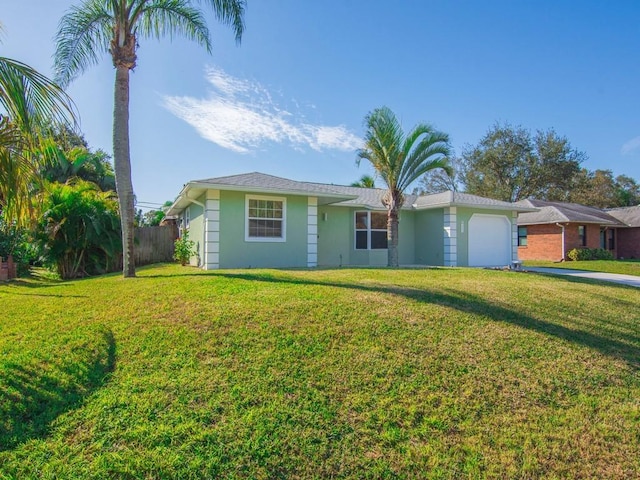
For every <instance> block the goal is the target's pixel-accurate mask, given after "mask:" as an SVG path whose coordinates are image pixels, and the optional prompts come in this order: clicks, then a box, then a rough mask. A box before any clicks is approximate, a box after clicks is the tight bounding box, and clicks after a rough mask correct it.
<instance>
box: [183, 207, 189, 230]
mask: <svg viewBox="0 0 640 480" xmlns="http://www.w3.org/2000/svg"><path fill="white" fill-rule="evenodd" d="M190 223H191V205H189V206H188V207H187V208H185V209H184V228H185V229H186V230H189V224H190Z"/></svg>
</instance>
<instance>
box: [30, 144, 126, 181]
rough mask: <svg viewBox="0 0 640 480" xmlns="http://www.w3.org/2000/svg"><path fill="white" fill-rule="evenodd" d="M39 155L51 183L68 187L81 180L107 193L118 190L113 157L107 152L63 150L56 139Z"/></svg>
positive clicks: (76, 148)
mask: <svg viewBox="0 0 640 480" xmlns="http://www.w3.org/2000/svg"><path fill="white" fill-rule="evenodd" d="M65 143H66V142H65ZM71 145H73V144H71ZM38 151H39V152H40V153H41V155H42V157H43V158H44V160H43V162H42V165H43V166H42V167H41V175H42V176H43V177H44V178H45V179H46V180H47V181H49V182H59V183H66V182H67V181H68V180H70V179H72V178H76V177H77V178H81V179H83V180H86V181H88V182H93V183H95V184H96V185H97V186H98V187H99V188H100V190H102V191H103V192H106V191H109V190H115V188H116V184H115V174H114V172H113V167H112V166H111V163H110V162H109V155H107V153H106V152H104V151H103V150H97V151H96V152H92V151H91V150H90V149H89V147H88V146H86V147H85V146H73V147H70V148H68V149H63V148H62V147H61V146H60V145H58V143H57V141H56V140H55V139H54V138H47V139H45V140H44V141H43V144H42V146H41V147H40V148H39V149H38Z"/></svg>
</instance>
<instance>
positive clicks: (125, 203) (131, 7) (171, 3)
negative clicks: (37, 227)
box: [54, 0, 246, 277]
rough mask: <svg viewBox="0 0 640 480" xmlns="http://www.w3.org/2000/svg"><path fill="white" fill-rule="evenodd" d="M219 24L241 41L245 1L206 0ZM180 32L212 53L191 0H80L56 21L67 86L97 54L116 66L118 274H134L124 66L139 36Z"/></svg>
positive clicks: (58, 64)
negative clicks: (120, 265)
mask: <svg viewBox="0 0 640 480" xmlns="http://www.w3.org/2000/svg"><path fill="white" fill-rule="evenodd" d="M207 2H208V4H209V6H210V7H211V9H212V10H213V13H214V14H215V16H216V17H217V18H218V20H219V21H221V22H222V23H223V24H226V25H231V26H232V28H233V29H234V32H235V35H236V41H237V42H240V39H241V38H242V33H243V31H244V11H245V7H246V0H207ZM166 35H169V37H172V36H173V35H182V36H184V37H186V38H188V39H190V40H194V41H196V42H197V43H198V44H200V45H202V46H204V47H205V48H206V49H207V51H208V52H211V40H210V35H209V29H208V28H207V25H206V23H205V20H204V17H203V13H202V11H201V9H199V8H196V7H194V6H193V2H192V1H191V0H85V1H84V2H83V3H82V4H81V5H80V6H79V7H76V6H74V7H71V9H70V10H69V12H68V13H66V14H65V15H64V16H63V17H62V20H61V21H60V27H59V31H58V34H57V37H56V43H57V45H56V53H55V66H54V68H55V71H56V75H57V78H58V79H59V80H60V82H61V84H62V85H67V84H68V83H69V82H70V81H71V80H73V79H74V78H75V77H76V76H77V75H79V74H81V73H82V72H84V71H85V70H86V69H87V68H88V67H89V66H91V65H94V64H96V63H97V62H98V55H99V54H103V53H106V52H109V53H110V54H111V59H112V61H113V66H114V67H115V70H116V75H115V94H114V110H113V160H114V168H115V173H116V187H117V191H118V201H119V205H120V216H121V221H122V244H123V274H124V276H125V277H134V276H135V265H134V261H133V248H134V246H133V235H134V230H133V225H134V218H135V211H134V194H133V185H132V182H131V158H130V151H129V71H130V70H133V69H134V68H135V66H136V60H137V56H136V49H137V46H138V42H139V41H140V40H141V39H142V38H157V39H160V38H162V37H164V36H166Z"/></svg>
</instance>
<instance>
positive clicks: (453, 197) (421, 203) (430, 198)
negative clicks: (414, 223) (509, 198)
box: [416, 191, 533, 211]
mask: <svg viewBox="0 0 640 480" xmlns="http://www.w3.org/2000/svg"><path fill="white" fill-rule="evenodd" d="M445 204H446V205H450V206H458V207H479V208H490V209H504V210H520V209H522V208H524V209H525V211H526V210H533V208H530V207H526V206H524V205H517V204H514V203H510V202H503V201H500V200H494V199H493V198H485V197H479V196H477V195H471V194H469V193H461V192H452V191H449V192H443V193H434V194H432V195H423V196H420V197H418V199H417V201H416V205H417V207H418V208H428V207H432V206H433V207H435V206H440V205H445ZM514 206H515V207H520V208H514Z"/></svg>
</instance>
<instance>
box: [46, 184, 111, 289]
mask: <svg viewBox="0 0 640 480" xmlns="http://www.w3.org/2000/svg"><path fill="white" fill-rule="evenodd" d="M44 209H45V212H44V215H43V220H42V225H41V229H40V232H39V240H40V243H41V246H42V251H43V256H44V261H45V264H46V265H47V266H50V267H54V268H55V269H56V270H57V272H58V274H59V275H60V277H61V278H63V279H68V278H76V277H83V276H87V275H95V274H101V273H105V272H108V271H112V270H113V269H114V266H115V265H116V264H117V262H118V260H119V255H120V253H121V252H122V240H121V236H120V218H119V216H118V208H117V203H116V200H115V199H114V198H113V193H112V192H102V191H100V190H99V189H98V187H97V186H96V185H95V184H93V183H90V182H85V181H83V180H77V181H76V182H74V183H65V184H61V183H50V184H48V185H47V189H46V194H45V200H44Z"/></svg>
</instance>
